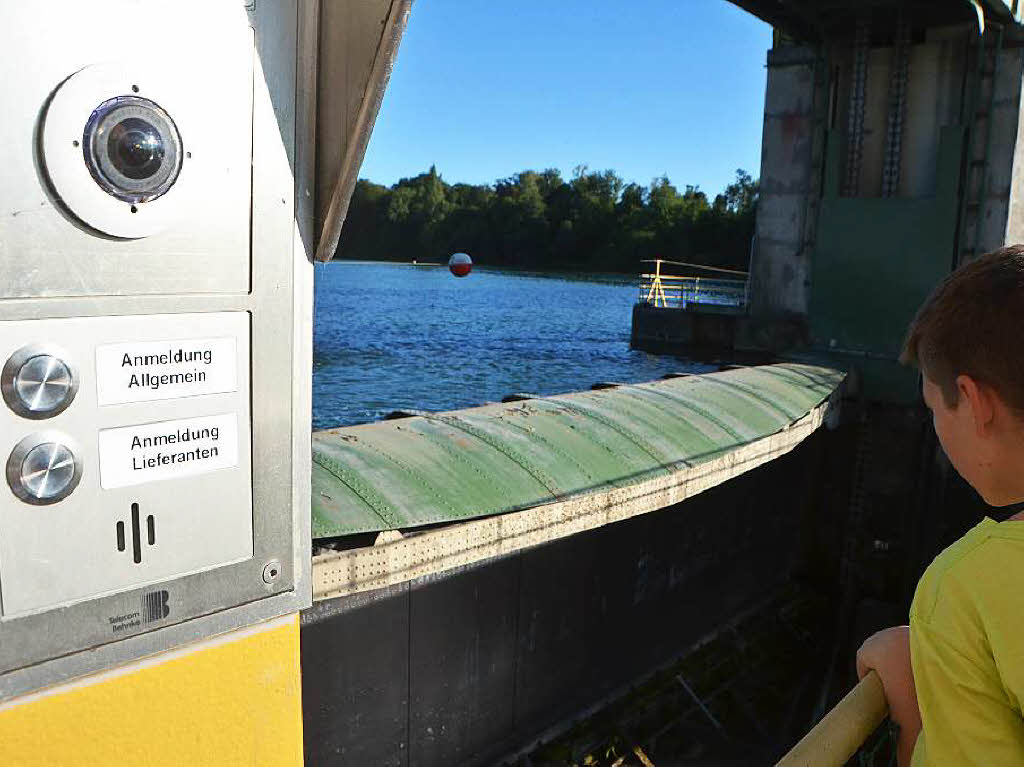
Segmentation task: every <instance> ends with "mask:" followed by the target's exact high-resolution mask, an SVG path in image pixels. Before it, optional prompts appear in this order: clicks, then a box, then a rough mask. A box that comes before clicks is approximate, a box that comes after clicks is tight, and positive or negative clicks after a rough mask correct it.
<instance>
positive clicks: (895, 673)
mask: <svg viewBox="0 0 1024 767" xmlns="http://www.w3.org/2000/svg"><path fill="white" fill-rule="evenodd" d="M869 671H874V672H875V673H877V674H878V678H879V679H880V680H881V682H882V688H883V689H884V690H885V699H886V701H887V702H888V704H889V718H890V719H892V720H893V721H894V722H896V724H898V725H899V728H900V733H899V741H898V743H897V756H898V760H897V761H898V762H899V764H900V765H901V766H902V765H908V764H910V757H911V755H912V754H913V753H914V745H915V743H917V735H918V733H919V732H920V731H921V712H920V711H919V710H918V707H917V692H916V690H915V689H914V672H913V670H912V668H911V666H910V627H909V626H893V627H892V628H888V629H884V630H882V631H879V632H878V633H877V634H873V635H871V636H870V637H868V638H867V639H866V640H864V644H862V645H861V646H860V649H859V650H857V678H858V679H863V678H864V675H865V674H867V673H868V672H869Z"/></svg>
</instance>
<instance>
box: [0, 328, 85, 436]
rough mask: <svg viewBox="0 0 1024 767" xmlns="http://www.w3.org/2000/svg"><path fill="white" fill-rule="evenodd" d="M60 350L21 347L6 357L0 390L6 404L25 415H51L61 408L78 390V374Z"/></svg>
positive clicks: (67, 403) (34, 417)
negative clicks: (8, 357)
mask: <svg viewBox="0 0 1024 767" xmlns="http://www.w3.org/2000/svg"><path fill="white" fill-rule="evenodd" d="M65 359H66V355H64V354H63V353H62V352H61V351H60V350H59V349H56V348H54V347H52V346H48V345H33V346H24V347H22V348H21V349H19V350H18V351H16V352H15V353H14V354H12V355H11V357H10V359H8V360H7V364H5V365H4V368H3V371H2V373H0V390H2V392H3V397H4V400H5V401H6V402H7V406H8V407H10V408H11V410H13V411H14V412H15V413H17V414H18V415H20V416H23V417H25V418H31V419H35V420H38V419H42V418H50V417H52V416H55V415H57V414H58V413H61V412H63V411H64V409H65V408H67V406H68V405H70V404H71V402H72V401H73V400H74V398H75V393H76V392H77V391H78V376H77V375H76V374H75V369H74V367H73V366H72V365H71V364H70V363H68V362H66V361H65Z"/></svg>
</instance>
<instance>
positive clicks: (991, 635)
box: [910, 518, 1024, 767]
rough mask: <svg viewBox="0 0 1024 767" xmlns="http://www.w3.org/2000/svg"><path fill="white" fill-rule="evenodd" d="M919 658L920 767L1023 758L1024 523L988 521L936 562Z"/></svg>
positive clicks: (924, 585)
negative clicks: (924, 766) (923, 766)
mask: <svg viewBox="0 0 1024 767" xmlns="http://www.w3.org/2000/svg"><path fill="white" fill-rule="evenodd" d="M910 656H911V665H912V666H913V669H914V686H915V688H916V690H917V702H918V705H919V706H920V709H921V723H922V729H921V735H920V736H919V737H918V740H917V745H916V747H915V749H914V758H913V760H912V762H911V764H912V767H922V765H986V767H1000V765H1011V764H1013V765H1024V717H1022V715H1021V702H1022V700H1024V521H1013V520H1011V521H1007V522H1000V523H996V522H994V521H993V520H991V519H988V518H985V519H984V520H982V521H981V522H980V523H979V524H978V525H976V526H975V527H973V528H972V529H971V530H969V531H968V532H967V534H966V535H964V537H963V538H961V539H960V540H958V541H957V542H956V543H954V544H953V545H952V546H950V547H949V548H948V549H946V550H945V551H943V552H942V553H941V554H939V556H937V557H936V558H935V561H933V562H932V563H931V565H929V566H928V569H927V570H925V573H924V575H922V576H921V581H920V582H919V583H918V584H917V591H916V592H915V593H914V602H913V604H912V605H911V607H910Z"/></svg>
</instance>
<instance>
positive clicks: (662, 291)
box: [639, 259, 749, 311]
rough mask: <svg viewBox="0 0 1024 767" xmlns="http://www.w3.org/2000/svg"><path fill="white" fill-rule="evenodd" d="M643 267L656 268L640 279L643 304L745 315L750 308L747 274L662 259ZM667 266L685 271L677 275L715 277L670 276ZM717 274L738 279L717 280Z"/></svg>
mask: <svg viewBox="0 0 1024 767" xmlns="http://www.w3.org/2000/svg"><path fill="white" fill-rule="evenodd" d="M641 263H645V264H654V271H653V272H644V273H641V275H640V282H639V288H640V296H639V299H640V303H643V304H650V305H652V306H658V307H664V308H671V309H687V308H689V307H691V306H704V307H707V306H715V307H721V308H723V309H726V310H732V311H744V310H745V309H746V307H747V299H748V293H749V288H748V285H749V281H748V279H747V277H748V274H747V272H740V271H735V270H733V269H719V268H717V267H711V266H700V265H698V264H685V263H682V262H679V261H665V260H662V259H655V260H653V261H643V262H641ZM664 266H676V267H684V269H677V270H676V271H686V270H689V271H699V272H707V273H708V274H709V275H712V276H707V277H698V276H696V275H692V274H691V275H679V274H667V273H666V270H665V269H664V268H663V267H664ZM717 274H723V275H725V274H731V275H737V276H736V277H724V276H723V277H719V276H714V275H717Z"/></svg>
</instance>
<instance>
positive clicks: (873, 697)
mask: <svg viewBox="0 0 1024 767" xmlns="http://www.w3.org/2000/svg"><path fill="white" fill-rule="evenodd" d="M888 713H889V711H888V707H887V706H886V702H885V692H884V691H883V689H882V682H881V680H880V679H879V678H878V674H876V673H875V672H874V671H871V672H869V673H868V674H867V676H865V677H864V678H863V679H861V680H860V682H858V683H857V686H856V687H854V688H853V689H852V690H850V692H848V693H847V694H846V697H844V698H843V699H842V700H841V701H839V703H837V704H836V707H835V708H833V709H832V710H831V711H829V712H828V713H827V714H826V715H825V717H824V718H823V719H822V720H821V721H820V722H818V723H817V724H816V725H815V726H814V728H813V729H812V730H811V731H810V732H809V733H807V734H806V735H804V737H803V738H802V739H801V740H800V742H799V743H797V744H796V745H795V746H793V748H792V749H791V750H790V752H789V753H788V754H786V755H785V756H784V757H782V759H780V760H779V763H778V764H777V765H776V767H812V766H813V767H841V766H842V765H844V764H846V763H847V761H849V759H851V758H852V757H853V756H854V754H856V753H857V752H858V751H860V749H861V747H862V746H863V745H864V744H865V743H866V742H867V741H868V740H869V739H870V738H871V735H872V734H873V733H874V732H875V730H877V729H878V726H879V725H880V724H881V723H882V722H883V721H884V720H885V718H886V716H887V715H888ZM869 758H870V757H869ZM860 761H861V763H862V764H864V763H869V762H866V761H865V760H864V759H861V760H860Z"/></svg>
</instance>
